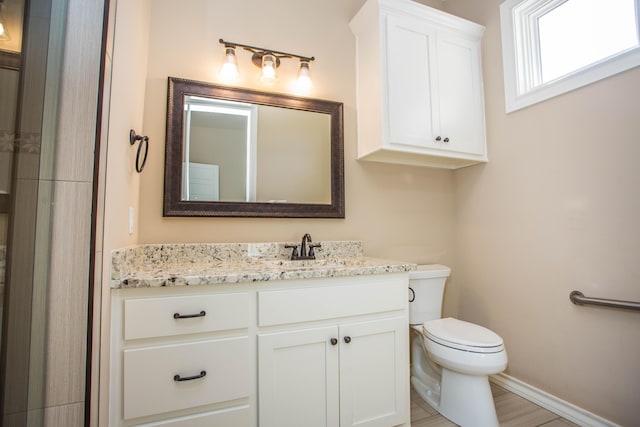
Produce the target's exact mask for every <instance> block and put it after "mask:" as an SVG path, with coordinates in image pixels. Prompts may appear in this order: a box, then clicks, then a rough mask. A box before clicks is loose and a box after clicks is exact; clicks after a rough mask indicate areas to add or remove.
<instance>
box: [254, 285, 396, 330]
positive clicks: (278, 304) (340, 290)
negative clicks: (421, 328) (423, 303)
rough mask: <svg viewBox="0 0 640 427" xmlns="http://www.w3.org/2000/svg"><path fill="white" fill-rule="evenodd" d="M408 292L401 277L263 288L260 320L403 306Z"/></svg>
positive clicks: (272, 321) (263, 323)
mask: <svg viewBox="0 0 640 427" xmlns="http://www.w3.org/2000/svg"><path fill="white" fill-rule="evenodd" d="M407 293H408V283H407V282H406V280H402V279H399V278H395V279H386V280H380V279H378V280H376V279H372V280H371V282H370V283H360V284H341V285H337V286H322V287H313V288H296V289H282V290H274V291H262V292H259V293H258V324H259V326H271V325H282V324H286V323H298V322H308V321H313V320H323V319H332V318H338V317H345V316H358V315H363V314H369V313H381V312H385V311H394V310H403V309H405V308H406V305H407Z"/></svg>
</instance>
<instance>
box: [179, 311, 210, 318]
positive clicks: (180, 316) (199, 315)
mask: <svg viewBox="0 0 640 427" xmlns="http://www.w3.org/2000/svg"><path fill="white" fill-rule="evenodd" d="M206 315H207V312H206V311H204V310H202V311H201V312H200V313H197V314H180V313H173V318H174V319H191V318H193V317H204V316H206Z"/></svg>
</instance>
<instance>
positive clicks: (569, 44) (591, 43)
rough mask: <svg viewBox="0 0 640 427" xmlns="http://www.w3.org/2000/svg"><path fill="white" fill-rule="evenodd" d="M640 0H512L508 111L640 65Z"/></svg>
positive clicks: (505, 10)
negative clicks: (639, 5)
mask: <svg viewBox="0 0 640 427" xmlns="http://www.w3.org/2000/svg"><path fill="white" fill-rule="evenodd" d="M639 1H640V0H507V1H505V2H504V3H503V4H502V5H501V6H500V18H501V28H502V55H503V65H504V78H505V101H506V111H507V112H508V113H509V112H511V111H515V110H518V109H520V108H524V107H527V106H529V105H532V104H535V103H537V102H540V101H544V100H545V99H548V98H552V97H554V96H557V95H560V94H562V93H565V92H568V91H570V90H573V89H576V88H579V87H581V86H584V85H587V84H589V83H593V82H595V81H598V80H600V79H603V78H605V77H608V76H611V75H614V74H617V73H619V72H622V71H624V70H628V69H630V68H633V67H636V66H638V65H640V43H639V40H640V31H639V28H638V27H639V25H638V23H639V22H640V12H639V10H638V9H639V7H638V2H639Z"/></svg>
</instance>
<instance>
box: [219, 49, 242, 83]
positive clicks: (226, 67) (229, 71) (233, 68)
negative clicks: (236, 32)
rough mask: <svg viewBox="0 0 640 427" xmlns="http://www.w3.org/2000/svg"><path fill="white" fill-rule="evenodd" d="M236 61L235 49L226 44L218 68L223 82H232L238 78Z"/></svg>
mask: <svg viewBox="0 0 640 427" xmlns="http://www.w3.org/2000/svg"><path fill="white" fill-rule="evenodd" d="M239 75H240V73H239V72H238V61H237V59H236V49H235V48H234V47H229V46H227V47H226V48H225V60H224V64H223V65H222V70H220V78H221V79H222V80H223V81H225V82H233V81H235V80H237V79H238V76H239Z"/></svg>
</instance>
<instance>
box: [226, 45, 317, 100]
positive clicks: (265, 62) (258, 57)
mask: <svg viewBox="0 0 640 427" xmlns="http://www.w3.org/2000/svg"><path fill="white" fill-rule="evenodd" d="M219 42H220V44H223V45H224V48H225V62H224V65H223V66H222V70H221V72H220V73H221V76H222V77H223V79H225V80H228V81H231V80H234V79H235V78H237V76H238V62H237V59H236V48H239V47H241V48H243V49H245V50H248V51H249V52H251V53H252V54H253V55H252V56H251V62H252V63H253V64H254V65H255V66H257V67H260V68H262V76H261V77H260V81H262V82H263V83H265V84H273V83H275V82H276V81H277V75H276V69H277V68H278V67H279V66H280V60H281V59H284V58H297V59H299V60H300V68H299V70H298V80H297V84H298V86H299V87H300V89H301V90H303V91H304V90H308V89H310V87H311V77H310V76H309V63H310V62H311V61H314V60H315V58H314V57H313V56H302V55H296V54H295V53H289V52H282V51H279V50H274V49H265V48H263V47H258V46H251V45H246V44H242V43H235V42H230V41H228V40H223V39H220V40H219Z"/></svg>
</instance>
